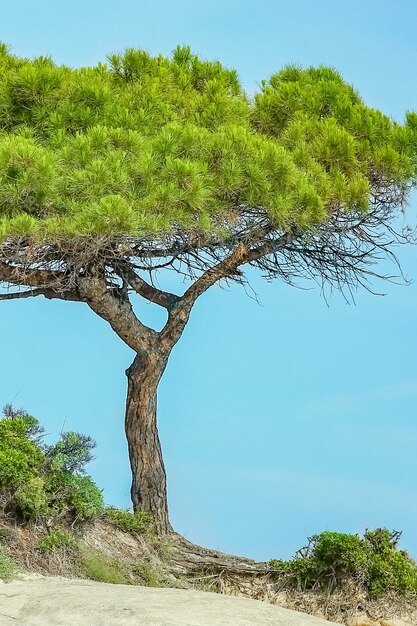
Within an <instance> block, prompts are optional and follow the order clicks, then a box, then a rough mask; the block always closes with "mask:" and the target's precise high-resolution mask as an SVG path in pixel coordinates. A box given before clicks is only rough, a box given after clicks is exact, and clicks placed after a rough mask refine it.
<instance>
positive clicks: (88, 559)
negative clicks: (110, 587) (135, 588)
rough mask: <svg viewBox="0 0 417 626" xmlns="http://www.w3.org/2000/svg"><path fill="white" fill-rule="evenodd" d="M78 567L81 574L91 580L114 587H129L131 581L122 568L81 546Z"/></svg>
mask: <svg viewBox="0 0 417 626" xmlns="http://www.w3.org/2000/svg"><path fill="white" fill-rule="evenodd" d="M79 566H80V568H81V570H82V573H83V574H84V575H85V576H86V577H87V578H91V580H96V581H98V582H101V583H113V584H115V585H117V584H119V585H129V584H131V580H130V579H129V578H128V576H127V575H126V573H125V571H124V569H123V566H122V565H121V564H120V563H119V562H118V561H117V560H116V559H113V558H111V557H109V556H107V555H105V554H103V553H102V552H99V551H98V550H95V549H94V548H89V547H87V546H82V547H81V548H80V554H79Z"/></svg>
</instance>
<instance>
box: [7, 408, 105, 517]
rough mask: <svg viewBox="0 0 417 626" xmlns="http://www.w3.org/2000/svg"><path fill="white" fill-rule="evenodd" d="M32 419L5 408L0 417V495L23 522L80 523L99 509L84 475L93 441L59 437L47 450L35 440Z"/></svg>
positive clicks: (96, 493) (35, 423) (35, 425)
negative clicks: (62, 519)
mask: <svg viewBox="0 0 417 626" xmlns="http://www.w3.org/2000/svg"><path fill="white" fill-rule="evenodd" d="M41 432H42V431H41V429H40V427H39V423H38V421H37V420H36V419H35V418H33V417H31V416H30V415H28V414H26V413H25V412H24V411H14V410H13V409H11V407H6V409H5V415H4V417H3V419H0V496H3V501H4V502H6V504H7V508H8V512H9V513H10V512H13V513H14V514H15V515H16V516H17V517H18V518H22V519H23V520H26V521H29V520H36V519H41V518H52V519H53V518H57V517H66V516H67V517H69V518H70V519H72V520H85V519H88V518H90V517H92V516H94V515H98V514H99V513H101V512H102V510H103V509H104V501H103V496H102V493H101V491H100V490H99V489H98V487H97V486H96V485H95V483H94V482H93V481H92V479H91V478H90V477H89V476H82V475H80V474H82V473H84V472H85V465H86V463H88V462H89V461H90V460H91V458H92V456H91V450H92V449H93V448H94V446H95V443H94V442H93V441H92V439H91V438H90V437H88V436H86V435H80V434H78V433H72V432H70V433H64V434H63V435H62V437H61V439H60V441H58V443H56V444H55V445H53V446H44V445H43V444H42V441H41Z"/></svg>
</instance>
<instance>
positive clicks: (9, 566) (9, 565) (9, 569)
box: [0, 548, 17, 582]
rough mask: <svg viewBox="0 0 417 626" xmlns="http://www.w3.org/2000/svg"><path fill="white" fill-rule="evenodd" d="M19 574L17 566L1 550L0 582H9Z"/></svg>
mask: <svg viewBox="0 0 417 626" xmlns="http://www.w3.org/2000/svg"><path fill="white" fill-rule="evenodd" d="M16 574H17V568H16V565H15V564H14V563H13V561H12V560H11V559H10V558H9V557H8V556H7V555H6V554H4V552H3V551H2V550H1V548H0V580H4V581H5V582H7V581H8V580H12V578H14V576H15V575H16Z"/></svg>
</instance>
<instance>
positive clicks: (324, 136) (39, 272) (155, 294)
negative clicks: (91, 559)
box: [0, 46, 417, 534]
mask: <svg viewBox="0 0 417 626" xmlns="http://www.w3.org/2000/svg"><path fill="white" fill-rule="evenodd" d="M0 77H1V80H0V281H1V282H2V283H4V284H5V285H7V286H8V287H9V286H10V285H15V286H17V287H29V288H30V289H26V290H23V291H22V290H19V289H18V290H17V291H14V292H12V293H10V292H7V293H1V294H0V300H6V299H14V298H27V297H32V296H40V295H43V296H45V297H46V298H58V299H63V300H72V301H78V302H84V303H86V304H87V305H88V306H89V307H90V308H91V309H92V310H93V311H94V312H95V313H97V314H98V315H99V316H100V317H102V318H103V319H105V320H106V321H107V322H108V323H109V324H110V326H111V327H112V329H113V330H114V331H115V332H116V333H117V334H118V336H119V337H120V338H121V339H122V340H123V341H124V342H125V343H126V344H127V345H128V346H129V347H130V348H131V349H132V350H133V351H134V353H135V358H134V361H133V363H132V364H131V366H130V367H129V368H128V369H127V370H126V374H127V377H128V392H127V402H126V419H125V430H126V435H127V439H128V449H129V457H130V464H131V469H132V488H131V496H132V502H133V506H134V509H135V511H138V510H140V509H143V510H145V511H147V512H149V513H151V514H152V516H153V518H154V522H155V528H156V529H157V530H158V532H160V533H162V534H164V533H169V532H170V531H171V526H170V523H169V518H168V504H167V497H166V473H165V468H164V464H163V460H162V452H161V446H160V441H159V436H158V430H157V425H156V406H157V388H158V384H159V381H160V379H161V377H162V375H163V372H164V370H165V367H166V365H167V362H168V359H169V356H170V354H171V351H172V349H173V347H174V346H175V344H176V343H177V341H178V340H179V338H180V337H181V334H182V332H183V331H184V328H185V326H186V324H187V322H188V319H189V316H190V314H191V310H192V308H193V306H194V304H195V302H196V301H197V299H198V298H199V297H200V296H201V295H202V294H203V293H204V292H205V291H206V290H207V289H209V288H210V287H211V286H213V285H214V284H216V283H218V282H219V281H222V280H235V281H243V280H244V274H243V269H242V268H243V266H247V265H253V266H255V267H257V268H259V269H261V270H262V271H263V274H264V275H265V276H266V277H268V278H273V277H280V278H282V279H284V280H285V281H287V282H293V280H294V279H296V278H298V277H305V276H309V277H313V278H315V279H319V280H321V281H324V282H325V283H326V282H327V283H330V284H331V285H333V284H335V285H336V286H337V287H341V288H345V287H347V288H348V289H351V288H352V286H356V285H358V284H365V285H367V280H368V279H369V276H370V275H371V276H372V275H373V274H374V270H373V269H372V264H373V263H374V262H375V261H377V260H378V259H379V258H380V257H381V256H383V255H384V254H385V255H386V254H388V255H392V244H393V243H395V242H403V241H407V240H408V239H409V238H410V237H409V233H408V232H407V231H406V232H402V231H399V230H398V229H396V227H395V217H396V215H397V213H398V211H399V210H401V209H402V207H403V205H404V203H405V202H406V200H407V196H408V192H409V190H410V189H411V187H412V185H413V184H414V183H415V182H416V175H417V115H416V114H415V113H408V114H407V116H406V120H405V123H404V124H399V123H397V122H395V121H394V120H391V119H390V118H388V117H387V116H385V115H383V114H382V113H380V112H379V111H376V110H374V109H371V108H369V107H367V106H366V105H365V104H364V103H363V102H362V100H361V98H360V96H359V95H358V93H357V92H356V91H355V90H354V89H353V88H352V87H351V86H350V85H348V84H346V83H345V82H344V81H343V79H342V78H341V76H340V75H339V74H338V73H337V72H336V71H335V70H334V69H331V68H328V67H318V68H308V69H302V68H299V67H294V66H288V67H286V68H284V69H283V70H282V71H281V72H278V73H277V74H275V75H273V76H272V77H271V78H270V79H269V80H268V81H265V82H263V83H262V85H261V89H260V92H259V93H257V94H255V95H254V96H249V95H248V94H246V93H245V92H244V90H243V89H242V87H241V85H240V83H239V80H238V77H237V75H236V72H234V71H231V70H228V69H226V68H224V67H223V66H222V65H221V64H220V63H219V62H209V61H203V60H201V59H199V58H198V57H197V56H196V55H194V54H192V53H191V51H190V50H189V48H187V47H182V48H181V47H179V48H177V49H176V50H175V51H174V53H173V54H172V56H171V57H170V58H165V57H163V56H157V57H152V56H150V55H149V54H147V53H146V52H143V51H141V50H127V51H126V52H125V53H124V54H121V55H112V56H110V57H109V59H108V63H107V64H99V65H97V67H92V68H81V69H71V68H69V67H65V66H56V65H55V64H54V63H53V61H52V60H51V59H49V58H45V57H40V58H38V59H34V60H28V59H20V58H17V57H15V56H13V55H12V54H10V53H9V52H8V50H7V48H6V47H4V46H3V47H2V48H1V49H0ZM161 269H173V270H175V271H177V272H181V273H182V274H184V275H185V276H186V277H187V278H188V279H190V281H191V285H190V286H188V287H187V288H186V290H185V291H184V292H183V293H182V294H181V295H177V294H171V293H168V292H166V291H163V290H161V289H160V288H159V287H157V284H156V280H155V273H156V272H158V271H159V270H161ZM144 270H147V271H148V272H149V279H148V276H147V275H146V274H144ZM144 275H145V276H146V279H145V278H144ZM132 292H136V293H137V294H139V295H140V296H141V297H142V298H144V299H145V300H147V301H149V302H152V303H154V304H156V305H158V306H161V307H164V308H165V309H166V311H167V319H166V323H165V325H164V327H163V328H162V329H161V330H160V331H157V330H155V329H153V328H150V327H149V326H147V325H146V324H144V323H142V321H141V320H140V319H139V316H138V315H137V314H136V312H135V310H134V308H133V306H132V302H131V299H130V294H131V293H132ZM66 444H69V445H70V447H71V441H67V442H65V445H66Z"/></svg>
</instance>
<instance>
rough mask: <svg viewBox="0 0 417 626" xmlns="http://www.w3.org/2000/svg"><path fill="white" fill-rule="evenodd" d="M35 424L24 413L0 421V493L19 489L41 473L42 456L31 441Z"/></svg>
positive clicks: (34, 420)
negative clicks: (0, 491)
mask: <svg viewBox="0 0 417 626" xmlns="http://www.w3.org/2000/svg"><path fill="white" fill-rule="evenodd" d="M38 425H39V424H38V421H37V420H36V419H35V418H34V417H32V416H30V415H27V414H24V413H18V414H17V415H16V416H12V417H10V416H5V417H4V419H0V490H8V489H10V488H15V487H17V488H18V487H19V486H20V485H24V484H25V483H26V482H27V481H28V480H29V479H30V478H32V477H33V476H34V475H36V474H37V473H38V472H39V471H40V469H41V467H42V464H43V462H44V455H43V453H42V450H41V449H40V447H39V445H38V444H37V443H36V442H35V441H34V440H33V439H32V434H33V432H34V431H36V430H37V427H38Z"/></svg>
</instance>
